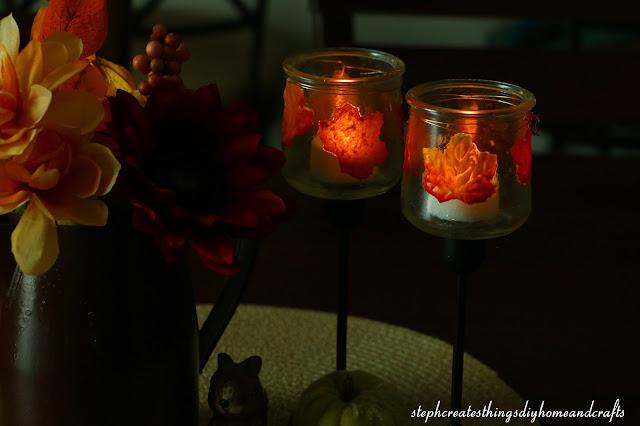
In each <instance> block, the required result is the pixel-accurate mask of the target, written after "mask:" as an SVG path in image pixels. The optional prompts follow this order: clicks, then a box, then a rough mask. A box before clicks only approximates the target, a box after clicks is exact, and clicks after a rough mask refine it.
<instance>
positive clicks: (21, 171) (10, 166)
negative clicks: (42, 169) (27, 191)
mask: <svg viewBox="0 0 640 426" xmlns="http://www.w3.org/2000/svg"><path fill="white" fill-rule="evenodd" d="M31 177H32V176H31V173H29V170H27V168H26V167H24V165H22V164H20V163H18V162H17V161H14V160H13V159H12V160H9V161H5V162H3V178H5V179H6V178H8V179H12V180H14V181H16V182H22V183H27V182H29V181H30V180H31Z"/></svg>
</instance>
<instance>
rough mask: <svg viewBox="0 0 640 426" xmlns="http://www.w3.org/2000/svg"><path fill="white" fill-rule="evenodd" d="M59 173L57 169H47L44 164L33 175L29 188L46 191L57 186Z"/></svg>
mask: <svg viewBox="0 0 640 426" xmlns="http://www.w3.org/2000/svg"><path fill="white" fill-rule="evenodd" d="M59 180H60V171H59V170H58V169H47V168H46V167H45V165H44V164H41V165H40V167H38V169H37V170H36V171H35V172H34V173H33V176H32V177H31V180H30V182H29V186H30V187H31V188H33V189H37V190H41V191H46V190H49V189H51V188H53V187H54V186H56V185H57V184H58V181H59Z"/></svg>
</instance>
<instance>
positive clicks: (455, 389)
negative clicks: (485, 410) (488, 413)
mask: <svg viewBox="0 0 640 426" xmlns="http://www.w3.org/2000/svg"><path fill="white" fill-rule="evenodd" d="M467 278H468V275H467V273H466V272H459V273H458V292H457V298H456V299H457V306H456V330H455V336H454V342H453V359H452V362H451V364H452V370H451V409H452V410H453V411H460V409H461V408H462V376H463V371H464V332H465V325H466V311H467V282H468V281H467ZM460 424H461V423H460V418H459V417H453V418H452V419H451V425H452V426H459V425H460Z"/></svg>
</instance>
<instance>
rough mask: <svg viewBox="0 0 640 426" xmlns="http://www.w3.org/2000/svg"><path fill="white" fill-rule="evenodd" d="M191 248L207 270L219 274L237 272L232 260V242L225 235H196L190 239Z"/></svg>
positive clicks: (236, 266) (235, 264) (234, 262)
mask: <svg viewBox="0 0 640 426" xmlns="http://www.w3.org/2000/svg"><path fill="white" fill-rule="evenodd" d="M191 244H192V247H193V249H194V251H195V252H196V254H197V255H198V256H199V257H200V259H201V260H202V261H203V263H204V264H205V265H207V267H209V269H212V270H215V271H216V272H219V273H221V274H225V275H231V274H234V273H236V272H238V265H237V263H236V261H235V259H234V244H233V240H232V239H231V238H229V237H227V236H225V235H220V234H216V235H198V236H194V238H193V239H192V242H191Z"/></svg>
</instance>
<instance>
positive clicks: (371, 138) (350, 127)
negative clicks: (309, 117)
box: [318, 104, 389, 179]
mask: <svg viewBox="0 0 640 426" xmlns="http://www.w3.org/2000/svg"><path fill="white" fill-rule="evenodd" d="M383 122H384V118H383V115H382V113H381V112H372V113H370V114H367V115H365V116H362V115H361V114H360V110H359V109H358V108H357V107H355V106H353V105H351V104H344V105H342V106H341V107H339V108H337V109H336V110H335V111H334V114H333V117H332V118H331V120H321V121H320V122H319V123H318V136H319V137H320V140H322V147H323V148H324V149H325V150H326V151H328V152H330V153H332V154H333V155H335V156H336V157H337V158H338V162H339V163H340V171H342V172H343V173H346V174H348V175H350V176H352V177H354V178H356V179H367V178H368V177H369V176H371V174H372V173H373V170H374V168H375V167H376V166H379V165H380V164H382V163H384V161H385V160H386V159H387V155H388V154H389V151H388V150H387V146H386V145H385V144H384V142H383V141H381V140H380V131H381V130H382V125H383Z"/></svg>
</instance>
